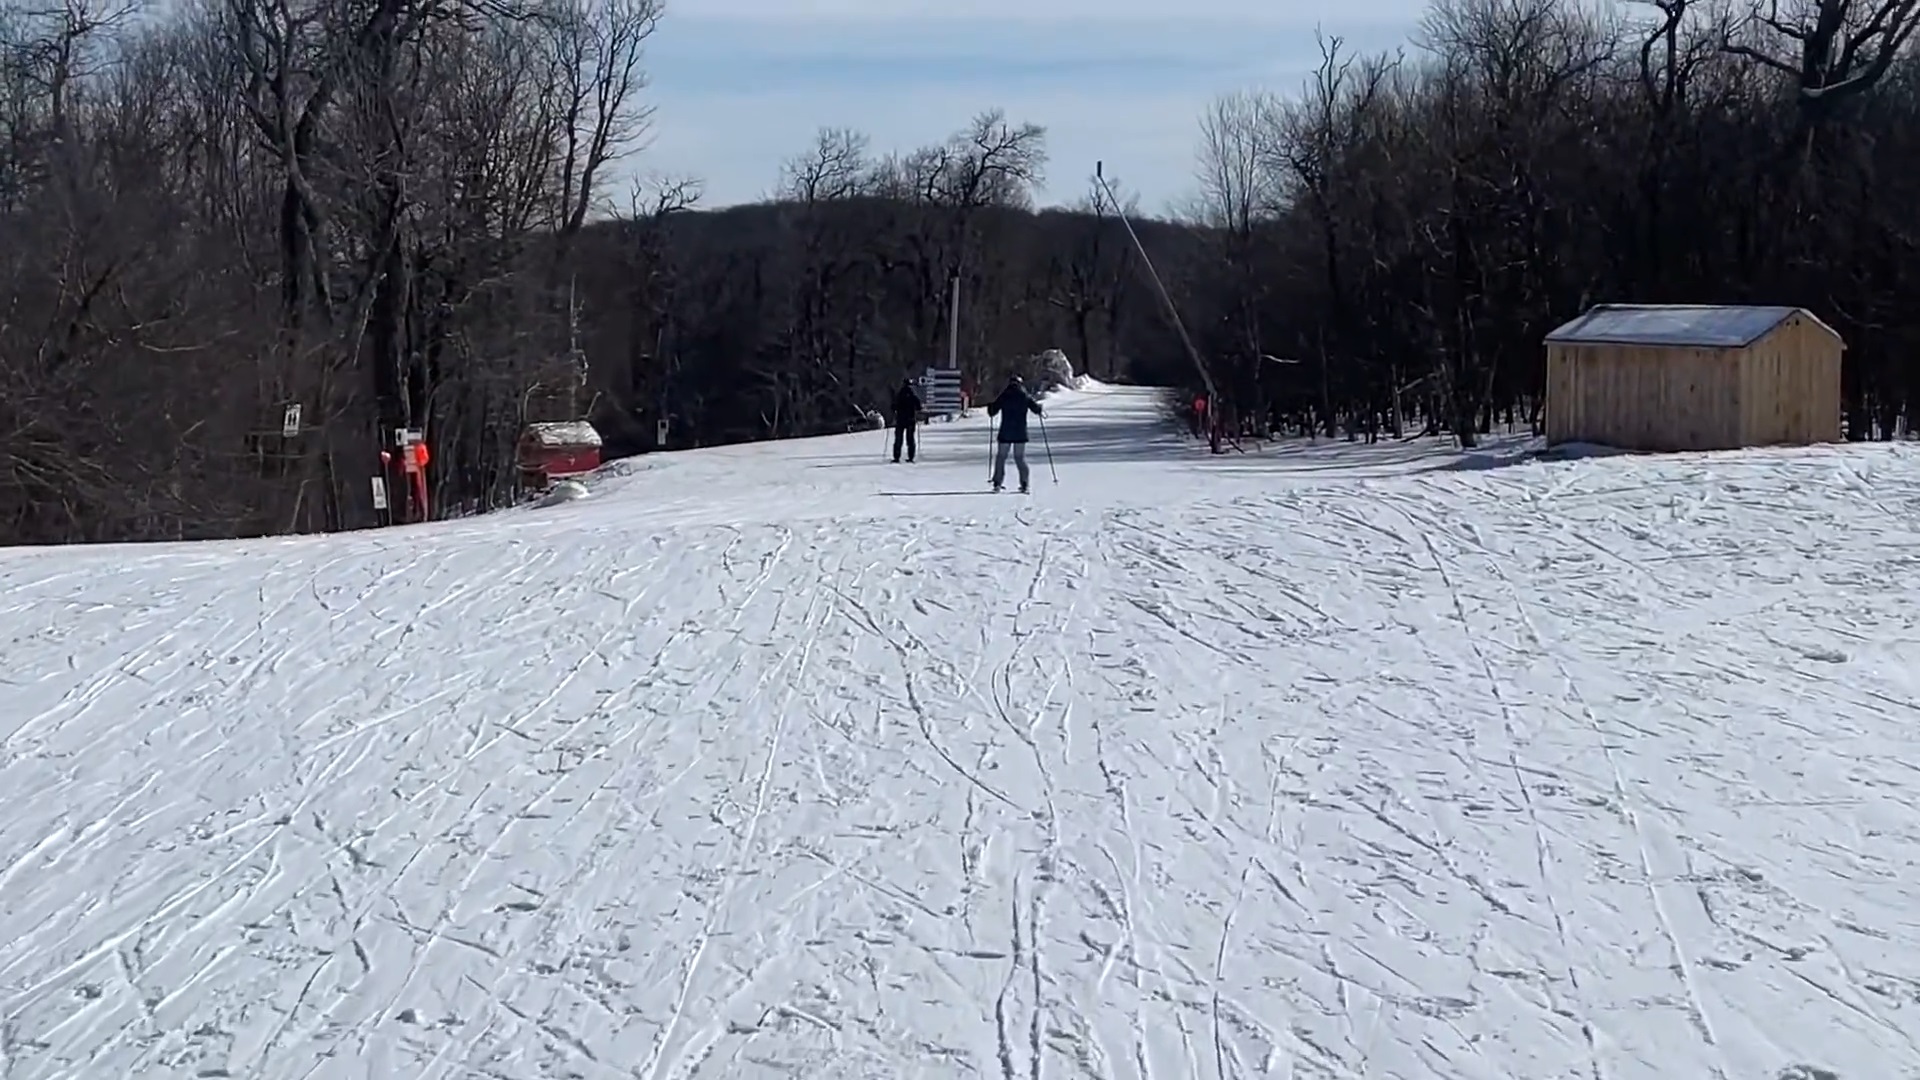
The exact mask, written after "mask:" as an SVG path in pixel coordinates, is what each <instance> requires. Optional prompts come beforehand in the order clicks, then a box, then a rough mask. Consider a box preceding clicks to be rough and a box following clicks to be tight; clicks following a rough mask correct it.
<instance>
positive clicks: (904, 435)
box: [893, 420, 920, 461]
mask: <svg viewBox="0 0 1920 1080" xmlns="http://www.w3.org/2000/svg"><path fill="white" fill-rule="evenodd" d="M903 444H904V445H905V446H906V448H907V460H908V461H912V460H913V459H914V456H915V455H917V454H918V453H919V452H920V432H919V429H918V427H917V425H915V424H914V422H913V421H911V420H909V421H907V422H906V423H904V424H902V423H900V422H899V421H897V420H896V421H894V425H893V460H895V461H899V460H900V447H901V446H902V445H903Z"/></svg>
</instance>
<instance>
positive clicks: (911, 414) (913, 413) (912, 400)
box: [893, 383, 920, 427]
mask: <svg viewBox="0 0 1920 1080" xmlns="http://www.w3.org/2000/svg"><path fill="white" fill-rule="evenodd" d="M919 419H920V395H919V394H916V393H914V392H913V384H912V383H905V384H902V385H901V387H900V391H899V393H896V394H894V395H893V426H894V427H910V426H912V425H913V424H914V423H915V422H916V421H918V420H919Z"/></svg>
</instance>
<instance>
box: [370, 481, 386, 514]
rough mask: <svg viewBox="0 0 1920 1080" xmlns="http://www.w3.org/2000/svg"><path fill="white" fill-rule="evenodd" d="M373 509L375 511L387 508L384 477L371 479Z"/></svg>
mask: <svg viewBox="0 0 1920 1080" xmlns="http://www.w3.org/2000/svg"><path fill="white" fill-rule="evenodd" d="M373 508H374V509H375V510H385V509H386V508H387V481H386V479H385V478H384V477H379V476H376V477H374V478H373Z"/></svg>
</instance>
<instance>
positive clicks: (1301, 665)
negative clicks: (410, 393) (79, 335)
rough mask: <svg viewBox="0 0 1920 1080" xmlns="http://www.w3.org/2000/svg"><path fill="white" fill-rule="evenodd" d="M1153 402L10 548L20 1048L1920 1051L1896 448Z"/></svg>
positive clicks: (12, 845) (1495, 1064)
mask: <svg viewBox="0 0 1920 1080" xmlns="http://www.w3.org/2000/svg"><path fill="white" fill-rule="evenodd" d="M1153 412H1154V410H1153V406H1152V402H1151V400H1150V398H1148V397H1146V396H1144V395H1141V394H1138V393H1134V392H1128V391H1119V390H1113V391H1100V390H1096V391H1092V392H1085V393H1074V394H1067V395H1063V396H1061V397H1060V398H1059V399H1057V400H1056V402H1055V403H1054V405H1053V406H1052V407H1051V408H1050V410H1049V416H1048V425H1049V431H1048V434H1049V435H1050V436H1051V438H1052V447H1053V452H1054V457H1055V460H1056V463H1057V466H1058V469H1059V475H1060V480H1061V482H1060V483H1059V484H1058V485H1056V484H1054V483H1053V482H1052V481H1051V479H1050V477H1049V474H1048V472H1047V465H1046V458H1045V454H1044V453H1043V452H1042V450H1043V448H1042V447H1041V446H1039V445H1036V446H1035V447H1034V450H1035V453H1034V456H1033V457H1034V462H1035V464H1036V467H1037V470H1038V475H1037V484H1036V489H1035V492H1034V494H1033V495H1032V496H1030V497H1024V498H1023V497H1021V496H1018V495H1011V494H1009V495H1001V496H991V495H985V494H980V493H979V491H980V489H981V488H982V487H983V486H984V480H985V473H986V467H987V450H988V448H987V444H986V441H985V440H986V429H985V427H984V423H983V422H981V421H967V422H960V423H956V424H953V425H939V426H934V427H932V428H930V429H928V432H927V435H926V437H925V440H924V447H923V459H924V460H923V461H922V462H921V463H920V464H917V465H912V466H908V465H891V464H886V463H884V462H883V454H884V446H883V439H884V438H885V436H884V435H883V433H879V432H872V433H865V434H860V435H855V436H847V437H843V438H834V439H822V440H813V441H808V442H792V443H783V444H777V445H763V446H752V447H738V448H731V449H722V450H713V451H705V452H698V453H689V454H679V455H670V456H656V457H652V458H648V459H645V460H642V461H639V462H636V463H631V464H630V465H628V466H624V467H616V468H613V469H610V470H609V472H611V473H618V474H623V475H618V476H614V477H611V478H602V479H601V480H600V481H599V482H598V483H597V485H596V488H595V491H594V494H593V496H592V497H591V498H588V499H585V500H582V501H578V502H571V503H566V504H563V505H558V506H552V507H547V508H541V509H524V510H518V511H514V512H512V513H507V514H502V515H496V516H494V517H491V518H486V519H477V520H471V521H463V522H457V523H448V524H442V525H436V526H429V527H420V528H409V529H394V530H387V531H382V532H380V533H377V534H367V535H357V536H346V537H332V538H302V539H290V540H281V541H265V542H250V543H233V544H209V545H194V546H171V547H143V548H126V547H121V548H97V549H85V550H52V551H48V550H39V551H20V552H12V553H5V554H0V642H4V644H3V645H0V1076H5V1077H7V1078H9V1080H29V1078H44V1077H82V1078H101V1080H106V1078H121V1077H143V1078H154V1077H218V1076H230V1077H258V1078H263V1080H295V1078H301V1077H324V1078H335V1077H338V1078H349V1077H352V1078H363V1077H371V1078H381V1080H385V1078H401V1077H407V1078H415V1077H419V1078H439V1077H447V1078H452V1077H483V1076H484V1077H511V1078H526V1080H536V1078H538V1080H548V1078H560V1077H574V1076H577V1077H590V1078H601V1077H635V1076H637V1077H643V1078H650V1080H651V1078H665V1077H687V1076H695V1075H698V1076H702V1077H721V1076H729V1077H731V1076H742V1077H761V1076H767V1077H772V1076H822V1077H829V1076H830V1077H876V1078H901V1077H916V1076H924V1077H949V1076H951V1077H965V1076H985V1077H990V1078H999V1077H1022V1078H1028V1077H1040V1076H1054V1077H1066V1076H1070V1075H1085V1076H1099V1077H1115V1078H1121V1077H1125V1078H1133V1077H1157V1078H1162V1080H1172V1078H1180V1077H1216V1076H1220V1077H1224V1076H1260V1075H1271V1076H1282V1077H1313V1076H1321V1077H1369V1078H1371V1077H1408V1078H1456V1077H1460V1078H1464V1077H1473V1078H1481V1080H1510V1078H1529V1080H1530V1078H1549V1077H1575V1076H1578V1077H1600V1078H1606V1080H1629V1078H1636V1080H1655V1078H1661V1080H1666V1078H1675V1077H1687V1078H1693V1077H1714V1076H1723V1077H1729V1078H1737V1080H1776V1078H1786V1077H1816V1076H1838V1077H1842V1078H1845V1080H1868V1078H1892V1077H1900V1076H1912V1075H1915V1070H1916V1069H1920V943H1917V941H1916V923H1920V868H1917V867H1916V861H1917V860H1920V800H1916V791H1917V790H1920V766H1917V765H1916V764H1915V763H1914V762H1915V759H1916V756H1917V753H1920V745H1917V744H1920V739H1917V738H1916V735H1915V731H1916V730H1917V727H1920V704H1917V703H1916V701H1917V699H1920V629H1916V626H1915V619H1916V612H1917V611H1920V606H1917V605H1916V603H1915V600H1916V595H1917V594H1920V586H1916V584H1915V582H1916V576H1917V572H1920V539H1916V537H1915V528H1916V524H1920V514H1917V513H1916V511H1920V497H1917V496H1916V494H1915V493H1916V491H1920V460H1916V457H1915V455H1914V454H1913V453H1912V451H1911V450H1909V449H1906V448H1891V447H1884V446H1871V447H1848V448H1830V449H1822V450H1817V451H1774V452H1754V453H1746V454H1731V455H1722V456H1714V457H1708V456H1682V457H1672V458H1659V459H1652V458H1649V459H1638V458H1611V459H1597V460H1588V461H1580V462H1571V463H1562V464H1519V465H1514V466H1511V467H1506V468H1473V467H1471V466H1473V465H1476V464H1487V462H1485V461H1468V462H1464V465H1465V466H1466V467H1462V466H1463V462H1462V460H1461V459H1460V458H1459V457H1458V456H1457V455H1452V454H1448V453H1446V452H1444V451H1442V450H1439V449H1436V448H1435V447H1433V446H1431V445H1427V444H1405V445H1401V446H1396V447H1386V446H1382V447H1378V448H1371V449H1369V448H1366V447H1350V446H1345V445H1335V446H1328V447H1322V448H1318V449H1314V448H1300V447H1295V448H1286V449H1280V450H1275V451H1272V452H1270V453H1265V454H1259V455H1247V456H1241V455H1231V456H1227V457H1222V458H1210V457H1208V456H1207V455H1205V454H1203V453H1200V452H1198V451H1197V450H1195V449H1193V448H1191V447H1183V446H1181V445H1180V444H1179V442H1178V440H1170V439H1165V438H1161V437H1159V436H1156V435H1154V434H1153V431H1152V427H1153V423H1154V417H1153ZM1036 433H1037V431H1036ZM948 493H951V494H948ZM1796 1069H1798V1071H1796Z"/></svg>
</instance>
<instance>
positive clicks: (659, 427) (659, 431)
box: [653, 420, 667, 446]
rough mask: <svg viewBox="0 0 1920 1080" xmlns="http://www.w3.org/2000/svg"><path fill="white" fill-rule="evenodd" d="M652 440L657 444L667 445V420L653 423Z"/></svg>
mask: <svg viewBox="0 0 1920 1080" xmlns="http://www.w3.org/2000/svg"><path fill="white" fill-rule="evenodd" d="M653 441H654V444H655V445H657V446H665V445H667V422H666V421H665V420H662V421H660V422H659V423H657V424H655V425H653Z"/></svg>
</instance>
